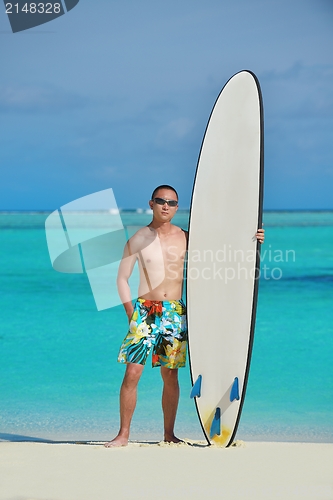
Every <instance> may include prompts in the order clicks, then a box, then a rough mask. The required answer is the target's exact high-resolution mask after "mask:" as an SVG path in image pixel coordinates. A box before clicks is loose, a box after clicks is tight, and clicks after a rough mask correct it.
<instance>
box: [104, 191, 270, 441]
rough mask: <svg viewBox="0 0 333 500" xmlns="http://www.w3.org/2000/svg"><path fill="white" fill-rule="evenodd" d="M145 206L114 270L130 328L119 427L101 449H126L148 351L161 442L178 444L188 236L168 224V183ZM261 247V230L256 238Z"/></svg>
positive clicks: (122, 358) (172, 209)
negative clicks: (133, 284)
mask: <svg viewBox="0 0 333 500" xmlns="http://www.w3.org/2000/svg"><path fill="white" fill-rule="evenodd" d="M149 206H150V208H151V209H152V211H153V220H152V222H151V223H150V224H149V225H148V226H147V227H144V228H142V229H140V230H139V231H138V232H137V233H136V234H135V235H134V236H133V237H132V238H130V239H129V241H128V242H127V244H126V246H125V249H124V255H123V259H122V261H121V263H120V266H119V272H118V280H117V285H118V291H119V295H120V298H121V300H122V303H123V305H124V308H125V311H126V314H127V317H128V320H129V323H130V326H129V332H128V334H127V336H126V337H125V340H124V342H123V344H122V346H121V348H120V353H119V357H118V361H119V362H121V363H126V372H125V376H124V380H123V383H122V386H121V389H120V429H119V432H118V434H117V436H116V437H115V438H114V439H113V440H112V441H109V442H108V443H105V446H106V447H114V446H126V445H127V444H128V438H129V433H130V424H131V420H132V416H133V413H134V409H135V405H136V397H137V385H138V382H139V379H140V377H141V374H142V372H143V368H144V364H145V362H146V359H147V356H148V354H149V352H150V350H151V349H153V358H152V363H153V367H154V366H160V367H161V375H162V379H163V383H164V386H163V394H162V409H163V415H164V440H165V441H167V442H173V443H178V442H180V439H178V438H177V437H176V436H175V434H174V424H175V419H176V412H177V407H178V400H179V384H178V368H181V367H183V366H185V357H186V346H187V325H186V309H185V305H184V303H183V301H182V299H181V297H182V288H183V273H184V261H185V254H186V249H187V236H188V235H187V232H185V231H183V230H182V229H180V228H179V227H177V226H175V225H173V224H171V220H172V218H173V217H174V215H175V213H176V212H177V210H178V194H177V192H176V190H175V189H174V188H173V187H171V186H168V185H162V186H159V187H157V188H156V189H155V190H154V192H153V194H152V199H151V200H150V201H149ZM256 236H257V238H258V240H259V241H260V243H262V242H263V241H264V232H263V230H262V229H259V230H258V232H257V234H256ZM136 262H138V266H139V272H140V285H139V294H138V295H139V299H138V300H137V301H136V303H135V304H134V306H133V304H132V300H131V294H130V287H129V284H128V280H129V277H130V275H131V273H132V271H133V268H134V265H135V263H136Z"/></svg>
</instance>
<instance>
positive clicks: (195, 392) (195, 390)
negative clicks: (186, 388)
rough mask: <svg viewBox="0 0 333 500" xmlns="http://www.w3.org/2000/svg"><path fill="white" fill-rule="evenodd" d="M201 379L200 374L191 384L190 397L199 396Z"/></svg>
mask: <svg viewBox="0 0 333 500" xmlns="http://www.w3.org/2000/svg"><path fill="white" fill-rule="evenodd" d="M201 380H202V376H201V375H199V376H198V378H197V380H196V381H195V382H194V384H193V387H192V390H191V394H190V398H200V396H201Z"/></svg>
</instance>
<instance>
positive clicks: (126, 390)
mask: <svg viewBox="0 0 333 500" xmlns="http://www.w3.org/2000/svg"><path fill="white" fill-rule="evenodd" d="M143 368H144V366H143V365H139V364H136V363H128V364H127V366H126V372H125V376H124V380H123V383H122V385H121V389H120V429H119V432H118V434H117V436H116V437H115V438H114V439H112V441H109V442H108V443H105V445H104V446H106V447H107V448H111V447H112V446H126V445H127V444H128V438H129V433H130V425H131V420H132V416H133V413H134V410H135V405H136V393H137V386H138V382H139V380H140V377H141V374H142V371H143Z"/></svg>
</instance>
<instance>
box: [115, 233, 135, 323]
mask: <svg viewBox="0 0 333 500" xmlns="http://www.w3.org/2000/svg"><path fill="white" fill-rule="evenodd" d="M136 259H137V255H136V254H134V255H133V254H132V253H131V250H130V240H129V241H128V242H127V243H126V245H125V248H124V253H123V257H122V260H121V262H120V265H119V269H118V277H117V287H118V293H119V297H120V299H121V301H122V303H123V306H124V308H125V311H126V314H127V317H128V320H129V321H130V319H131V317H132V314H133V311H134V307H133V304H132V298H131V290H130V286H129V283H128V280H129V278H130V276H131V274H132V271H133V268H134V265H135V262H136Z"/></svg>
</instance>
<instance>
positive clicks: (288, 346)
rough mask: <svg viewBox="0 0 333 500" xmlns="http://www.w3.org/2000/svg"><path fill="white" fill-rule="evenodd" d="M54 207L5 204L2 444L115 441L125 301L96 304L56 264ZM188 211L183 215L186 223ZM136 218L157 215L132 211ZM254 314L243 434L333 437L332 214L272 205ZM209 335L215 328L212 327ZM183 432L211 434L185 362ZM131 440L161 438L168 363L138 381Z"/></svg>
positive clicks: (78, 280)
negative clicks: (50, 243)
mask: <svg viewBox="0 0 333 500" xmlns="http://www.w3.org/2000/svg"><path fill="white" fill-rule="evenodd" d="M48 215H49V213H47V212H34V213H27V212H16V213H14V212H6V213H5V212H2V213H0V227H1V246H0V256H1V269H0V280H1V299H0V300H1V327H0V440H1V439H3V440H25V439H32V440H54V441H62V440H66V441H78V440H79V441H81V440H82V441H86V440H108V439H110V438H112V437H113V436H114V435H115V433H116V431H117V429H118V423H119V417H118V397H119V386H120V384H121V381H122V377H123V373H124V365H120V364H118V363H117V361H116V359H117V353H118V349H119V346H120V344H121V342H122V340H123V337H124V335H125V334H126V331H127V320H126V316H125V314H124V312H123V309H122V306H117V307H114V308H112V309H107V310H103V311H99V312H98V311H97V309H96V306H95V303H94V299H93V295H92V292H91V288H90V286H89V283H88V280H87V277H86V275H79V274H62V273H58V272H56V271H54V270H53V268H52V266H51V263H50V258H49V254H48V249H47V245H46V238H45V229H44V223H45V219H46V218H47V216H48ZM188 216H189V213H188V211H178V213H177V215H176V217H175V219H174V222H175V223H176V224H178V225H180V226H181V227H183V228H186V227H187V225H188ZM121 217H122V220H123V223H124V224H127V225H145V224H147V223H149V221H150V215H149V214H147V213H143V212H141V213H140V212H138V211H135V210H133V211H130V210H128V211H123V212H122V213H121ZM264 223H265V229H266V242H265V244H264V245H263V247H262V266H266V267H265V272H262V274H261V278H260V287H259V301H258V310H257V322H256V331H255V341H254V347H253V356H252V363H251V370H250V376H249V382H248V389H247V394H246V399H245V404H244V408H243V413H242V418H241V422H240V425H239V428H238V433H237V438H238V439H244V440H266V441H272V440H279V441H310V442H311V441H315V442H333V368H332V366H333V212H329V211H327V212H323V211H317V212H306V211H304V212H303V211H302V212H265V214H264ZM207 334H209V332H207ZM179 376H180V384H181V399H180V404H179V410H178V417H177V422H176V434H177V435H178V436H180V437H184V438H190V439H203V436H202V433H201V428H200V425H199V423H198V419H197V415H196V410H195V408H194V404H193V401H192V400H190V398H189V393H190V386H191V384H190V375H189V369H188V367H187V368H185V369H182V370H179ZM131 438H132V439H134V440H137V439H147V440H155V441H156V440H160V439H161V438H162V411H161V379H160V373H159V369H152V368H151V366H150V364H148V365H147V367H146V369H145V371H144V374H143V376H142V379H141V381H140V384H139V394H138V405H137V409H136V412H135V415H134V419H133V424H132V435H131Z"/></svg>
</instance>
